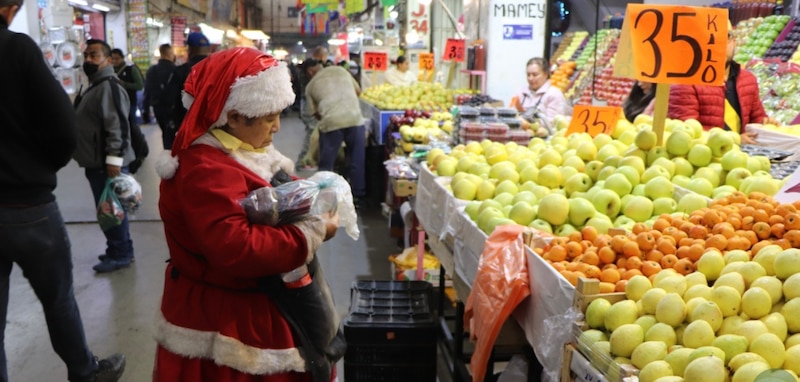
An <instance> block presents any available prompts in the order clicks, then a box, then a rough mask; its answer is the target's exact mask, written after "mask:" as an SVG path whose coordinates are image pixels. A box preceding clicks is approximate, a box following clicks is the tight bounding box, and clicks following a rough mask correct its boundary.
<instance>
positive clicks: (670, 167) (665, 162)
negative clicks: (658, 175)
mask: <svg viewBox="0 0 800 382" xmlns="http://www.w3.org/2000/svg"><path fill="white" fill-rule="evenodd" d="M650 167H661V168H663V169H665V170H667V173H668V174H669V176H668V178H669V179H672V177H673V176H675V163H674V162H672V161H671V160H669V158H658V159H656V160H655V161H653V163H652V164H650ZM648 170H649V168H648ZM645 171H647V170H645Z"/></svg>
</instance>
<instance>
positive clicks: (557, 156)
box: [537, 148, 563, 168]
mask: <svg viewBox="0 0 800 382" xmlns="http://www.w3.org/2000/svg"><path fill="white" fill-rule="evenodd" d="M562 161H563V159H562V157H561V153H559V152H558V150H556V149H554V148H548V149H545V150H544V151H543V152H542V153H541V154H539V160H538V161H537V164H538V166H539V168H543V167H544V166H547V165H549V164H551V165H554V166H560V165H561V163H562Z"/></svg>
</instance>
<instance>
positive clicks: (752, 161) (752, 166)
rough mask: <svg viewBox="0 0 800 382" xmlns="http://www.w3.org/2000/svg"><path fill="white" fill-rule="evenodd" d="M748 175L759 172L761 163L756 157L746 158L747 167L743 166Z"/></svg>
mask: <svg viewBox="0 0 800 382" xmlns="http://www.w3.org/2000/svg"><path fill="white" fill-rule="evenodd" d="M745 167H746V168H747V170H748V171H750V173H754V172H756V171H759V170H761V161H760V160H759V159H758V157H756V156H748V157H747V165H746V166H745Z"/></svg>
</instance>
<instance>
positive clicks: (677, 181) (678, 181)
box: [672, 175, 692, 188]
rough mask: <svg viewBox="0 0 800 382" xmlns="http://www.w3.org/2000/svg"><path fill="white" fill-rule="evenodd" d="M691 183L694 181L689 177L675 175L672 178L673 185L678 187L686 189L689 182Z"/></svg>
mask: <svg viewBox="0 0 800 382" xmlns="http://www.w3.org/2000/svg"><path fill="white" fill-rule="evenodd" d="M691 181H692V179H691V178H689V177H687V176H683V175H675V176H673V177H672V184H674V185H676V186H678V187H683V188H686V186H688V185H689V182H691Z"/></svg>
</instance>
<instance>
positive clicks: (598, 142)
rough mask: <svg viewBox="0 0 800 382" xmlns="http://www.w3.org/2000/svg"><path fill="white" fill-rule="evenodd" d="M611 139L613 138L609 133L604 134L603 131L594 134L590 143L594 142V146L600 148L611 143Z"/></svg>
mask: <svg viewBox="0 0 800 382" xmlns="http://www.w3.org/2000/svg"><path fill="white" fill-rule="evenodd" d="M613 140H614V138H611V136H610V135H608V134H605V133H600V134H597V135H595V136H594V138H592V143H594V146H595V147H596V148H597V149H598V150H600V149H601V148H603V147H605V146H606V145H607V144H609V143H611V141H613Z"/></svg>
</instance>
